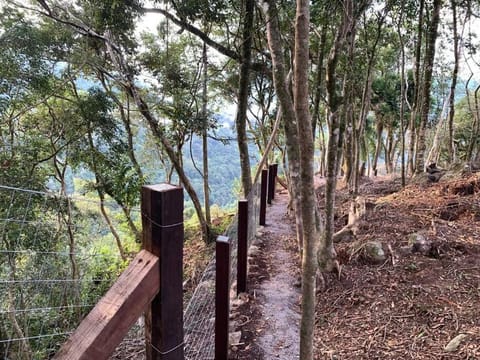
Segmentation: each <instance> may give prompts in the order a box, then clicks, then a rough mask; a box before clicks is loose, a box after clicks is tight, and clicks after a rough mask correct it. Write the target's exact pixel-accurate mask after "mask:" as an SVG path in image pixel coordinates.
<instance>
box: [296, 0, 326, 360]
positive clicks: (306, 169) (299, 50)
mask: <svg viewBox="0 0 480 360" xmlns="http://www.w3.org/2000/svg"><path fill="white" fill-rule="evenodd" d="M309 27H310V2H309V1H308V0H297V9H296V14H295V54H294V76H293V78H294V87H293V98H294V106H295V115H296V119H297V127H298V139H302V141H299V149H300V154H301V156H300V184H299V186H298V188H299V189H300V195H301V208H300V209H297V211H300V212H301V217H302V224H303V254H302V255H303V256H302V318H301V323H300V359H305V360H312V359H313V339H314V331H313V330H314V325H315V276H316V271H317V259H316V250H317V248H318V243H319V237H320V219H319V217H318V212H317V199H316V196H315V188H314V182H313V178H314V170H313V155H314V145H313V136H312V135H313V134H312V122H311V118H310V110H309V101H308V100H309V96H308V94H309V92H308V69H309V64H308V58H309V56H308V55H309Z"/></svg>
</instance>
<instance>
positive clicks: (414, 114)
mask: <svg viewBox="0 0 480 360" xmlns="http://www.w3.org/2000/svg"><path fill="white" fill-rule="evenodd" d="M424 8H425V0H420V7H419V10H418V12H419V15H418V26H417V39H416V42H415V44H416V45H415V65H414V66H415V75H414V79H413V82H414V85H415V87H414V95H413V104H412V111H411V113H410V124H409V128H410V143H409V147H408V161H407V163H408V170H409V173H410V174H413V173H414V172H415V143H416V141H415V139H416V134H417V119H418V112H419V110H420V109H419V107H420V89H421V84H420V69H421V64H420V59H421V55H422V41H423V17H424Z"/></svg>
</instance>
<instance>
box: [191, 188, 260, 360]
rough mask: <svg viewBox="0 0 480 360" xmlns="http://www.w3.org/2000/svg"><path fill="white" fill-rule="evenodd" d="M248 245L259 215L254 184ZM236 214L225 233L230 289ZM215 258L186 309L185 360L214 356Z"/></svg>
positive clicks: (234, 270)
mask: <svg viewBox="0 0 480 360" xmlns="http://www.w3.org/2000/svg"><path fill="white" fill-rule="evenodd" d="M247 200H248V208H249V211H248V243H249V245H250V243H251V242H252V241H253V239H254V238H255V234H256V232H257V227H258V218H259V212H260V184H259V183H255V184H254V185H253V187H252V190H251V191H250V193H249V195H248V197H247ZM237 229H238V214H237V215H236V216H235V217H234V218H233V220H232V223H231V224H230V226H229V228H228V229H227V231H226V234H225V235H226V236H228V238H229V239H230V244H231V249H232V252H231V277H230V284H231V287H232V285H233V283H234V282H235V279H236V275H237V261H238V256H237V248H238V246H237V244H238V236H237ZM214 328H215V258H213V259H212V260H211V261H210V263H209V265H208V266H207V268H206V270H205V272H204V273H203V276H202V278H201V280H200V282H199V285H198V286H197V288H196V289H195V292H194V294H193V296H192V298H191V300H190V302H189V303H188V305H187V307H186V309H185V315H184V329H185V359H187V360H197V359H198V360H200V359H202V360H207V359H214V357H215V356H214V355H215V348H214V346H215V331H214Z"/></svg>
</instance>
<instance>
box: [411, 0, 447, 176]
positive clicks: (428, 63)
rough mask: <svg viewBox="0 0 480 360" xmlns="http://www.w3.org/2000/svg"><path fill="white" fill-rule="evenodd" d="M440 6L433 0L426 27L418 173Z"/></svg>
mask: <svg viewBox="0 0 480 360" xmlns="http://www.w3.org/2000/svg"><path fill="white" fill-rule="evenodd" d="M441 7H442V0H434V1H433V11H432V18H431V21H430V26H429V28H428V34H427V35H428V36H427V48H426V51H425V75H424V82H423V88H422V90H423V94H422V100H423V102H422V117H421V122H420V128H419V131H418V142H417V144H418V145H417V154H416V161H415V173H417V174H419V173H422V172H423V171H424V167H425V150H426V147H427V144H426V132H427V124H428V115H429V112H430V89H431V85H432V75H433V62H434V59H435V42H436V40H437V36H438V23H439V22H440V9H441Z"/></svg>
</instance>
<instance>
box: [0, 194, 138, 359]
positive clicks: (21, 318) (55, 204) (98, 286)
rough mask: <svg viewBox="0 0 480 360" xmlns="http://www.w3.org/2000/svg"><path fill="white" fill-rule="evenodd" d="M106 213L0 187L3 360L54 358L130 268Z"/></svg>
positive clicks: (82, 200) (91, 203) (112, 208)
mask: <svg viewBox="0 0 480 360" xmlns="http://www.w3.org/2000/svg"><path fill="white" fill-rule="evenodd" d="M104 205H106V207H107V209H108V210H107V211H108V212H109V213H110V214H111V215H112V221H113V222H114V223H115V224H116V225H118V220H117V219H115V216H113V215H116V214H118V216H123V212H122V209H121V208H120V206H118V205H117V204H116V203H114V202H104ZM99 206H100V202H99V201H95V200H93V199H88V198H86V197H82V196H78V197H77V196H69V197H64V196H59V195H58V194H54V193H49V192H42V191H36V190H29V189H22V188H17V187H12V186H5V185H0V358H5V359H7V358H15V357H17V358H28V359H32V358H33V359H43V358H49V357H51V355H52V354H54V353H55V351H56V350H57V349H58V347H59V345H60V344H61V343H62V342H63V341H64V340H65V339H66V337H67V336H68V335H69V334H70V333H71V332H72V330H73V329H74V328H75V327H76V324H78V323H79V321H80V320H81V318H82V317H83V316H84V315H85V314H87V313H88V312H89V311H90V309H91V308H92V307H93V306H94V304H95V303H96V302H97V301H98V299H99V298H100V297H101V296H102V295H103V294H104V293H105V291H106V290H107V289H108V288H109V287H110V284H111V283H112V282H113V281H114V280H115V279H114V277H115V276H111V273H112V272H115V271H116V269H118V270H117V271H120V270H121V269H122V268H123V267H124V266H125V264H123V263H122V262H121V261H120V260H119V256H118V255H117V254H118V250H117V249H116V245H115V243H114V240H113V237H112V235H111V233H110V229H109V227H108V225H107V223H106V222H105V220H104V218H103V217H102V216H101V213H100V210H99ZM134 211H137V212H138V214H139V212H140V211H139V209H134ZM122 219H123V217H122ZM117 227H118V226H117ZM123 235H126V233H125V232H122V237H123V238H125V236H123ZM128 235H129V236H130V234H128ZM131 238H132V241H131V242H132V246H134V240H133V237H131ZM92 240H93V241H92ZM107 274H108V275H107Z"/></svg>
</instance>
